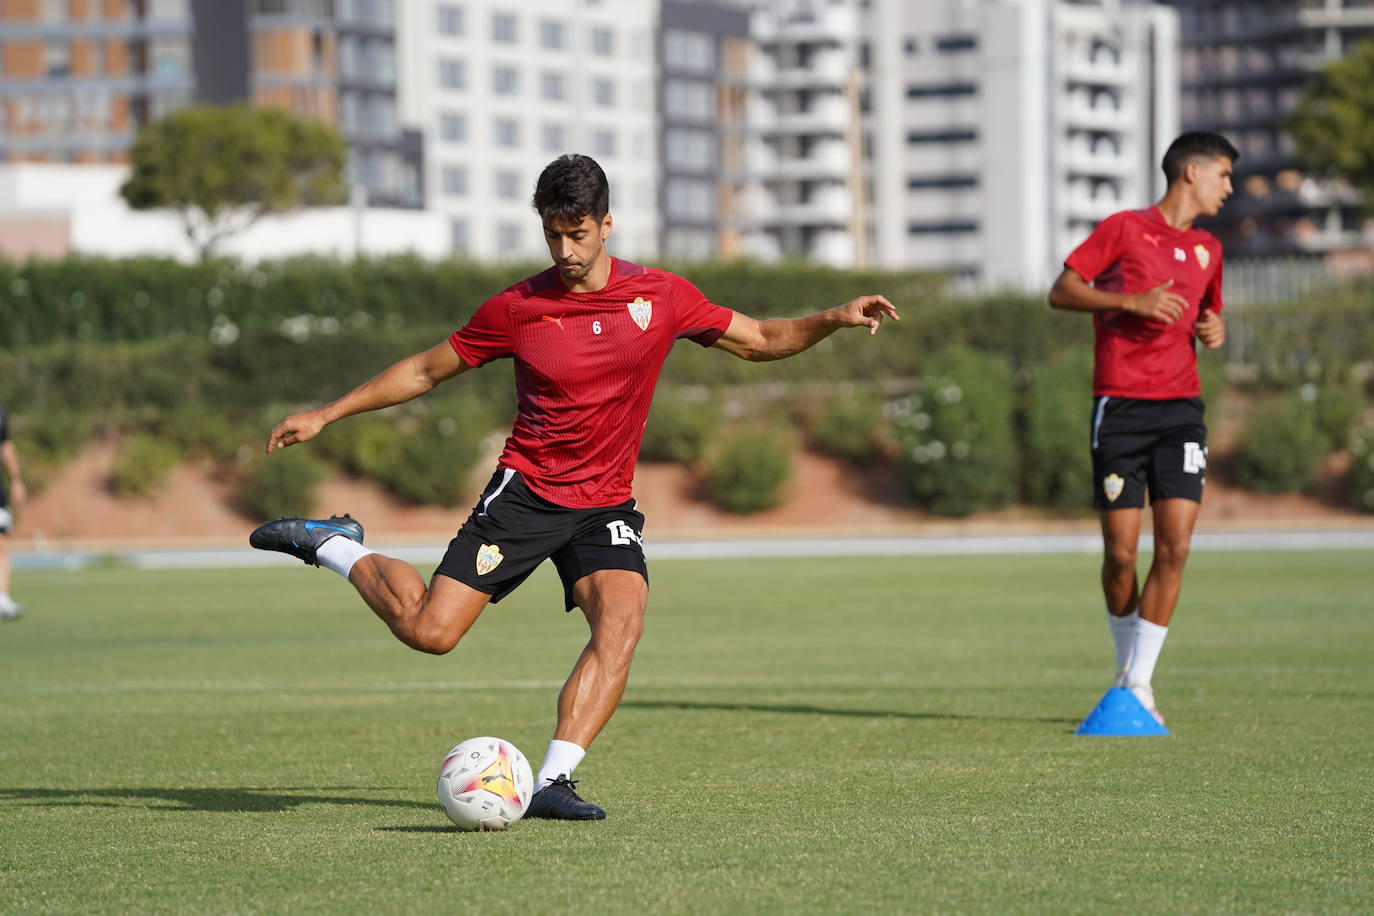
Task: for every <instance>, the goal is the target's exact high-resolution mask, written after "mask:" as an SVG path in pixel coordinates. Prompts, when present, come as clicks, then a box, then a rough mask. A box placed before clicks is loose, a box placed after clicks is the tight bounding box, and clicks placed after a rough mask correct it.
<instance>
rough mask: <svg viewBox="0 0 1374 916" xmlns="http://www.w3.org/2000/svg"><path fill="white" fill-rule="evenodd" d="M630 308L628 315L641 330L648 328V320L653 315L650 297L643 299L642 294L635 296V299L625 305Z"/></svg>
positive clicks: (650, 319)
mask: <svg viewBox="0 0 1374 916" xmlns="http://www.w3.org/2000/svg"><path fill="white" fill-rule="evenodd" d="M625 307H626V308H627V309H629V310H630V317H631V318H633V319H634V320H635V324H637V325H639V329H640V330H641V331H647V330H649V322H650V321H652V320H653V317H654V303H653V300H652V299H645V298H644V297H643V296H635V301H634V302H631V303H628V304H627V305H626V306H625Z"/></svg>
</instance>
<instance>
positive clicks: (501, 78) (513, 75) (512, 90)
mask: <svg viewBox="0 0 1374 916" xmlns="http://www.w3.org/2000/svg"><path fill="white" fill-rule="evenodd" d="M491 90H492V92H495V93H496V94H497V95H518V94H519V92H520V72H519V71H518V70H516V69H515V68H514V67H504V66H498V67H497V68H496V69H495V70H493V71H492V72H491Z"/></svg>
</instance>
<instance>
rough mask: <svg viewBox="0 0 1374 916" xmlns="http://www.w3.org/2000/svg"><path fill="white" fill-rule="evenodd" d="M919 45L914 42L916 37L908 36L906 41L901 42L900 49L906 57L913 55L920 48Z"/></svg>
mask: <svg viewBox="0 0 1374 916" xmlns="http://www.w3.org/2000/svg"><path fill="white" fill-rule="evenodd" d="M920 47H921V46H920V45H918V44H917V43H916V39H914V38H908V39H907V40H906V41H904V42H902V50H903V51H904V52H906V56H907V57H914V56H915V55H916V52H917V51H918V50H920Z"/></svg>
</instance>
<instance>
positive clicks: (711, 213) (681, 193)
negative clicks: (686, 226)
mask: <svg viewBox="0 0 1374 916" xmlns="http://www.w3.org/2000/svg"><path fill="white" fill-rule="evenodd" d="M666 190H667V195H666V196H667V210H668V215H669V216H671V217H673V218H674V219H679V220H701V221H706V220H712V219H714V218H715V215H716V206H715V199H716V198H715V190H716V189H715V185H714V184H713V183H712V182H710V181H701V180H697V179H683V178H674V179H670V180H669V181H668V186H667V189H666Z"/></svg>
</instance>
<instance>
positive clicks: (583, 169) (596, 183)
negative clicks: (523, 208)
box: [530, 153, 611, 223]
mask: <svg viewBox="0 0 1374 916" xmlns="http://www.w3.org/2000/svg"><path fill="white" fill-rule="evenodd" d="M530 203H531V205H533V207H534V212H535V213H538V214H539V218H540V219H542V220H543V221H544V222H546V223H547V222H550V221H553V220H557V221H559V222H568V223H580V222H582V220H583V219H585V218H586V217H588V216H590V217H591V218H592V219H595V220H600V219H601V218H602V217H603V216H605V215H606V214H607V213H609V212H611V185H610V182H608V181H607V180H606V173H605V172H603V171H602V170H601V166H599V165H597V164H596V160H595V159H593V158H592V157H591V156H583V155H581V154H580V153H567V154H564V155H562V156H559V157H558V158H557V159H555V160H554V161H553V162H550V163H549V164H548V165H546V166H544V171H542V172H540V173H539V181H538V182H536V183H535V186H534V197H533V199H532V200H531V201H530Z"/></svg>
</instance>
